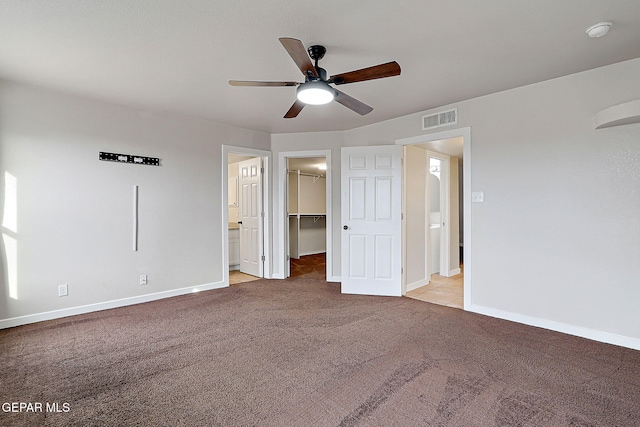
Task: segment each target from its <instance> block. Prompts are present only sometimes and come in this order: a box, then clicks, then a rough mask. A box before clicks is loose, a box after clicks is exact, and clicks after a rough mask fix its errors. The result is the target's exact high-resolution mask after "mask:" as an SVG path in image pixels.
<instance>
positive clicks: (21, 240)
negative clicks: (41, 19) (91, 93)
mask: <svg viewBox="0 0 640 427" xmlns="http://www.w3.org/2000/svg"><path fill="white" fill-rule="evenodd" d="M0 123H1V124H0V172H1V173H0V179H2V181H1V185H0V191H2V193H0V196H1V197H0V201H3V202H4V200H5V199H6V198H7V194H5V193H6V191H5V182H4V181H5V172H6V173H8V174H11V176H13V177H15V178H16V180H17V231H13V230H9V229H7V228H6V227H4V226H3V228H2V233H3V235H6V236H9V237H10V238H12V239H15V241H16V242H17V262H16V265H15V267H17V298H13V297H12V295H10V293H11V292H10V289H9V287H10V285H12V283H9V281H10V277H9V276H10V272H11V271H13V270H12V269H13V266H12V265H11V264H13V260H14V259H15V258H14V257H12V256H9V257H7V253H6V249H5V247H4V245H2V249H1V251H2V252H0V259H1V260H2V261H1V262H0V325H4V326H7V325H10V324H13V323H16V322H18V323H20V322H23V321H28V320H29V318H23V319H18V320H15V319H14V320H12V321H8V322H7V321H6V320H7V319H12V318H16V317H19V316H30V315H37V314H39V313H43V312H49V311H54V310H64V309H70V308H74V307H79V306H85V305H88V304H100V303H103V302H106V301H112V300H119V299H125V300H126V299H128V298H136V297H140V296H143V295H146V294H155V293H159V292H165V293H166V292H168V291H172V290H176V289H181V288H186V287H193V286H199V285H207V284H213V285H216V284H217V285H221V283H222V280H223V269H224V268H225V267H226V266H223V265H222V250H223V244H222V243H223V242H222V234H223V233H222V223H221V221H222V209H226V208H227V207H226V203H222V202H223V201H222V200H221V194H222V193H221V188H222V185H227V183H226V182H224V183H223V182H222V176H221V173H220V170H221V162H222V159H221V152H222V150H221V145H222V144H232V145H241V146H246V147H251V148H259V149H269V144H270V139H269V135H267V134H263V133H259V132H254V131H248V130H242V129H238V128H234V127H230V126H225V125H219V124H214V123H211V122H208V121H204V120H198V119H191V118H186V117H182V116H177V115H168V114H151V113H146V112H139V111H137V110H134V109H130V108H125V107H121V106H117V105H112V104H106V103H100V102H96V101H91V100H86V99H82V98H76V97H73V96H67V95H62V94H58V93H54V92H48V91H44V90H40V89H37V88H33V87H28V86H22V85H19V84H14V83H9V82H2V81H0ZM100 151H107V152H116V153H127V154H137V155H146V156H151V157H159V158H160V159H161V166H160V167H155V166H141V165H133V164H118V163H114V162H105V161H99V160H98V153H99V152H100ZM225 161H226V159H225ZM134 185H138V186H139V239H138V241H139V245H138V247H139V250H138V251H137V252H134V251H133V249H132V222H133V219H132V209H133V207H132V203H133V202H132V199H133V196H132V193H133V186H134ZM0 206H4V203H2V204H0ZM3 210H6V209H3ZM4 215H5V216H6V212H5V213H4ZM225 226H226V225H225ZM224 243H226V242H224ZM141 274H147V275H148V282H149V284H148V285H147V286H140V285H139V275H141ZM12 281H13V279H12ZM62 283H66V284H68V286H69V295H68V296H66V297H58V296H57V286H58V285H59V284H62ZM13 296H15V295H13ZM45 317H46V316H45ZM3 321H4V322H3Z"/></svg>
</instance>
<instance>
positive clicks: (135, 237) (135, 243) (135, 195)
mask: <svg viewBox="0 0 640 427" xmlns="http://www.w3.org/2000/svg"><path fill="white" fill-rule="evenodd" d="M133 250H134V252H135V251H137V250H138V186H137V185H134V186H133Z"/></svg>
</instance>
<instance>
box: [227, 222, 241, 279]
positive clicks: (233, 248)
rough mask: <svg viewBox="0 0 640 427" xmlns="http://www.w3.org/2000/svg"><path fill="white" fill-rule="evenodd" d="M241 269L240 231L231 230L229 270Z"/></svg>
mask: <svg viewBox="0 0 640 427" xmlns="http://www.w3.org/2000/svg"><path fill="white" fill-rule="evenodd" d="M239 269H240V230H239V229H237V228H230V229H229V270H239Z"/></svg>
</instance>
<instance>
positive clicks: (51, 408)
mask: <svg viewBox="0 0 640 427" xmlns="http://www.w3.org/2000/svg"><path fill="white" fill-rule="evenodd" d="M70 411H71V405H70V404H69V403H68V402H3V403H2V412H62V413H64V412H70Z"/></svg>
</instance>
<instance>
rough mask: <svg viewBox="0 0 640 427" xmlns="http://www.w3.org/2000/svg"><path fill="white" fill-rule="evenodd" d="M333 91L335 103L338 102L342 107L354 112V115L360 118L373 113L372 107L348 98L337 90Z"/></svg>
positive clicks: (350, 97)
mask: <svg viewBox="0 0 640 427" xmlns="http://www.w3.org/2000/svg"><path fill="white" fill-rule="evenodd" d="M334 90H335V91H336V97H335V100H336V101H337V102H339V103H340V104H342V105H344V106H345V107H347V108H349V109H351V110H353V111H355V112H356V113H358V114H360V115H361V116H364V115H365V114H369V113H370V112H372V111H373V107H371V106H369V105H367V104H365V103H364V102H362V101H358V100H357V99H355V98H354V97H352V96H349V95H347V94H346V93H344V92H341V91H339V90H338V89H335V88H334Z"/></svg>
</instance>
